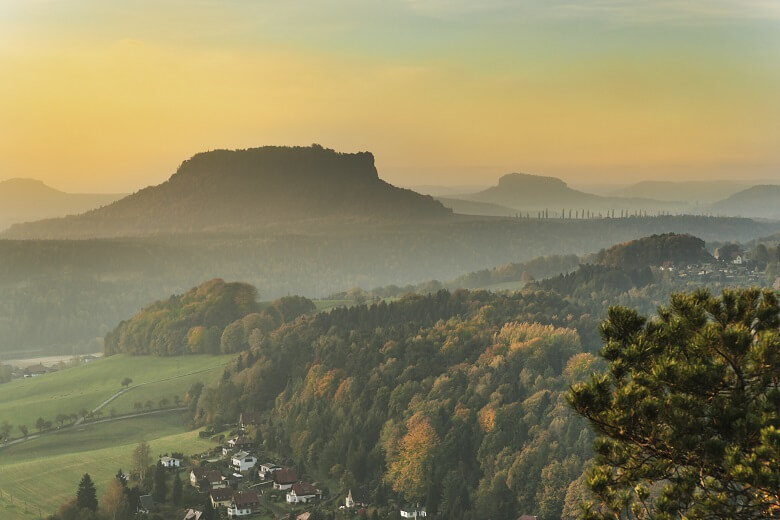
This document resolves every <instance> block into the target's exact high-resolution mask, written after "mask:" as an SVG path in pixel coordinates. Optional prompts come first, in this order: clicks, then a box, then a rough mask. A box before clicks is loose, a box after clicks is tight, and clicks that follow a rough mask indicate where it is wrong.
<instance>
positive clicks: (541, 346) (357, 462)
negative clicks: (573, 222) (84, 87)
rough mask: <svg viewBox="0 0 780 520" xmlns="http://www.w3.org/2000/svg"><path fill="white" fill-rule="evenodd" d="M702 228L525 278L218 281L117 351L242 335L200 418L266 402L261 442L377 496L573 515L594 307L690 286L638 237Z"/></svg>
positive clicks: (224, 342) (449, 507)
mask: <svg viewBox="0 0 780 520" xmlns="http://www.w3.org/2000/svg"><path fill="white" fill-rule="evenodd" d="M703 245H704V244H703V242H702V241H701V240H699V239H697V238H695V237H690V236H673V235H656V236H652V237H647V238H644V239H641V240H637V241H633V242H629V243H625V244H620V245H618V246H615V247H613V248H611V249H609V250H608V253H605V252H602V253H601V254H599V255H595V256H594V257H593V258H594V259H596V260H598V261H599V262H600V263H598V264H588V263H585V264H582V265H580V266H579V267H578V268H577V269H575V270H571V271H568V272H567V273H565V274H560V275H558V276H553V277H550V278H547V279H543V280H539V281H531V282H530V283H529V284H528V285H526V288H525V289H523V290H521V291H515V292H499V293H493V292H489V291H484V290H475V291H468V290H464V289H461V290H456V291H447V290H439V291H436V292H433V291H430V292H428V293H427V294H422V295H421V294H408V295H405V296H403V297H401V298H400V299H397V300H394V301H385V300H381V301H378V302H375V303H372V304H370V305H365V304H364V305H356V306H353V307H340V308H336V309H333V310H331V311H330V312H324V313H319V314H313V310H314V305H313V303H312V302H311V301H310V300H307V299H305V298H301V297H286V298H282V299H280V300H278V301H275V302H273V303H271V304H259V303H257V302H256V300H255V298H256V291H255V289H254V288H253V287H251V286H249V285H247V284H244V283H232V284H228V283H225V282H223V281H222V280H212V281H210V282H206V283H204V284H202V285H200V286H198V287H196V288H193V289H191V290H190V291H188V292H186V293H185V294H183V295H181V296H174V297H171V298H169V299H168V300H165V301H161V302H157V303H155V304H153V305H151V306H149V307H147V308H146V309H144V310H143V311H142V312H140V313H138V314H137V315H135V316H134V317H133V318H131V319H130V320H128V321H126V322H123V323H122V324H120V325H119V326H118V327H117V328H116V329H115V330H114V331H113V332H111V333H110V334H109V335H108V336H107V337H106V342H105V344H106V353H107V354H112V353H115V352H128V353H154V354H158V355H176V354H186V353H196V352H197V353H208V352H214V353H215V352H223V353H229V352H240V354H239V356H238V357H237V359H236V360H235V361H234V362H233V363H232V364H231V365H229V367H228V368H227V369H226V371H225V375H224V377H223V378H222V380H221V381H220V382H219V383H218V384H217V385H216V386H211V387H207V388H205V389H203V391H202V392H200V394H199V398H198V399H197V401H196V402H193V404H192V410H193V413H194V417H193V420H194V421H195V422H196V423H197V424H209V425H218V424H226V423H232V422H234V421H235V420H236V419H237V418H238V416H239V415H240V414H241V413H242V412H250V411H251V412H260V413H262V414H263V415H264V416H265V418H266V420H265V421H263V423H262V425H261V426H260V427H259V428H260V431H259V434H258V439H260V440H261V442H262V444H263V449H264V450H265V451H266V452H268V453H271V454H275V455H276V456H278V457H280V458H281V459H283V460H287V461H289V463H292V464H294V465H296V466H297V467H298V468H299V470H300V471H301V472H306V473H308V474H312V475H320V476H326V477H327V478H330V479H333V480H335V481H337V482H338V483H339V486H340V487H341V488H342V489H340V491H344V492H345V491H346V490H347V489H348V488H350V487H354V486H360V487H364V488H367V489H369V490H370V492H371V494H372V501H373V503H376V504H389V503H394V504H399V503H404V502H410V501H411V502H415V501H416V502H420V503H422V504H425V505H426V506H427V507H428V509H429V511H432V512H439V513H441V514H442V515H443V516H444V517H446V518H452V519H477V518H492V519H494V520H514V519H515V518H517V515H519V514H535V515H538V516H539V517H540V518H542V519H553V518H556V519H557V518H567V519H568V518H575V517H576V515H577V514H578V504H579V503H581V502H582V498H583V496H585V493H586V491H585V488H584V484H585V477H584V473H583V472H584V470H585V468H586V466H587V463H588V461H589V460H590V458H591V456H592V453H591V448H590V446H591V444H592V441H593V435H592V433H591V430H589V429H588V428H586V427H585V426H584V423H583V421H582V420H581V418H579V417H578V416H577V415H576V414H573V413H572V411H571V409H570V408H569V407H568V406H567V404H566V395H567V392H568V390H569V388H570V387H571V385H573V384H575V383H577V382H579V381H582V380H584V379H585V378H586V377H588V375H589V374H590V373H591V372H593V371H594V370H599V369H602V368H603V365H602V361H601V360H600V359H599V358H598V357H597V353H598V352H599V351H600V349H601V338H600V335H599V323H600V322H601V320H602V319H603V318H604V317H606V316H607V311H608V308H609V307H610V306H611V305H614V304H615V303H623V304H628V305H632V306H633V307H634V308H638V309H649V312H653V310H654V309H655V308H656V307H657V306H658V305H659V304H661V303H662V302H663V301H666V300H667V299H668V298H669V296H670V295H671V294H672V293H673V292H676V291H679V290H681V289H688V290H690V289H695V288H696V287H695V286H694V285H684V286H683V285H680V283H677V282H674V281H672V280H670V279H668V278H667V277H666V276H665V275H664V274H663V273H662V272H660V271H657V270H656V269H655V267H654V268H652V269H651V268H650V267H649V266H648V265H645V266H644V267H641V268H637V266H638V265H641V264H638V263H637V252H638V251H651V253H645V254H642V255H640V256H642V257H646V258H649V261H648V262H647V263H651V262H652V263H665V262H673V261H675V260H676V261H678V262H685V261H687V260H691V259H692V258H694V257H695V258H704V259H707V258H709V257H707V256H700V255H701V254H702V251H703ZM691 255H693V256H691ZM605 259H608V260H606V261H605ZM573 261H574V259H572V258H568V257H555V259H554V261H553V262H552V266H554V267H555V268H556V269H559V268H561V267H564V266H571V264H572V263H573ZM605 264H608V265H605ZM532 266H537V268H538V265H537V263H536V261H534V262H529V263H528V265H524V266H522V267H521V266H519V265H518V266H515V267H513V268H507V269H506V270H507V271H508V272H512V273H514V275H517V274H518V273H520V274H521V275H522V273H524V272H527V269H528V268H530V267H532ZM500 272H501V271H500V270H499V271H497V272H489V271H488V272H482V273H481V274H473V275H470V276H467V277H464V278H462V279H463V280H468V279H475V280H481V281H488V282H489V281H492V280H494V279H496V278H494V277H498V276H500V274H499V273H500ZM643 312H644V311H643Z"/></svg>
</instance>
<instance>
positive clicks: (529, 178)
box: [498, 173, 568, 189]
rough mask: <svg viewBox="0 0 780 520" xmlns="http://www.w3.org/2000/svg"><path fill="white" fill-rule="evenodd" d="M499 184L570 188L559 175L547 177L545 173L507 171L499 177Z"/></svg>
mask: <svg viewBox="0 0 780 520" xmlns="http://www.w3.org/2000/svg"><path fill="white" fill-rule="evenodd" d="M498 186H499V187H501V188H504V189H507V188H517V187H520V188H526V189H533V188H548V189H549V188H555V189H562V188H568V184H566V183H565V182H563V181H562V180H561V179H558V178H557V177H546V176H543V175H532V174H530V173H507V174H506V175H502V176H501V177H500V178H499V179H498Z"/></svg>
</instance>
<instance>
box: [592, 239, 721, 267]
mask: <svg viewBox="0 0 780 520" xmlns="http://www.w3.org/2000/svg"><path fill="white" fill-rule="evenodd" d="M704 246H705V243H704V240H702V239H700V238H697V237H695V236H693V235H688V234H678V233H664V234H662V235H652V236H649V237H643V238H639V239H637V240H631V241H630V242H625V243H622V244H617V245H614V246H612V247H610V248H608V249H602V250H601V251H599V253H598V254H597V255H596V263H597V264H601V265H606V266H610V267H620V268H623V269H641V268H644V267H650V266H659V265H661V264H663V263H665V262H672V263H675V264H678V263H700V262H708V261H712V260H713V258H712V255H710V254H709V253H708V252H707V250H706V249H705V248H704Z"/></svg>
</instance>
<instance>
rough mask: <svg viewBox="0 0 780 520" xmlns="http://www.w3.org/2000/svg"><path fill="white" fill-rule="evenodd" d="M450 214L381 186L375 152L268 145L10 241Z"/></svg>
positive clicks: (427, 200) (183, 169)
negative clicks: (325, 219)
mask: <svg viewBox="0 0 780 520" xmlns="http://www.w3.org/2000/svg"><path fill="white" fill-rule="evenodd" d="M450 214H451V210H449V209H447V208H445V207H444V206H442V204H441V203H439V202H437V201H435V200H434V199H433V198H432V197H429V196H425V195H420V194H418V193H415V192H413V191H411V190H406V189H401V188H397V187H395V186H392V185H390V184H388V183H386V182H385V181H383V180H381V179H380V178H379V176H378V174H377V170H376V167H375V166H374V156H373V155H372V154H370V153H368V152H360V153H354V154H348V153H337V152H335V151H333V150H330V149H326V148H323V147H321V146H319V145H313V146H310V147H271V146H269V147H262V148H252V149H247V150H215V151H211V152H205V153H200V154H197V155H195V156H194V157H192V158H191V159H188V160H186V161H184V163H182V165H181V166H180V167H179V169H178V170H177V171H176V173H174V174H173V175H172V176H171V177H170V179H168V180H167V181H166V182H164V183H162V184H160V185H157V186H150V187H148V188H144V189H142V190H140V191H138V192H136V193H134V194H132V195H129V196H127V197H125V198H123V199H121V200H119V201H117V202H115V203H113V204H110V205H108V206H106V207H103V208H100V209H97V210H94V211H89V212H87V213H84V214H83V215H77V216H72V217H67V218H61V219H50V220H44V221H40V222H34V223H28V224H23V225H17V226H13V227H12V228H11V229H10V230H9V231H8V232H7V233H6V234H5V237H7V238H85V237H112V236H138V235H150V234H159V233H182V232H199V231H223V230H227V231H251V230H253V229H256V228H258V227H260V226H264V225H266V224H269V223H274V222H288V221H291V220H305V219H323V218H367V219H410V218H414V219H419V218H435V217H446V216H449V215H450Z"/></svg>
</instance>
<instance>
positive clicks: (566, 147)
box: [0, 0, 780, 192]
mask: <svg viewBox="0 0 780 520" xmlns="http://www.w3.org/2000/svg"><path fill="white" fill-rule="evenodd" d="M314 142H316V143H320V144H322V145H323V146H327V147H330V148H335V149H337V150H339V151H360V150H369V151H372V152H374V154H375V156H376V159H377V166H378V168H379V171H380V175H381V176H382V177H384V178H385V179H387V180H389V181H391V182H393V183H396V184H402V185H414V184H491V183H493V182H494V181H495V179H496V178H497V177H498V176H499V175H501V174H504V173H508V172H511V171H523V172H528V173H538V174H544V175H555V176H559V177H562V178H564V179H565V180H567V181H569V182H573V183H583V182H631V181H638V180H643V179H680V180H682V179H708V178H711V179H724V178H735V179H753V178H760V179H777V180H778V182H780V0H632V1H628V0H626V1H618V0H583V1H564V0H480V1H472V0H452V1H446V0H332V1H325V0H317V1H315V0H308V1H302V0H301V1H293V0H283V1H276V0H254V1H250V0H135V1H118V0H68V1H66V0H0V179H5V178H11V177H34V178H38V179H41V180H43V181H45V182H46V183H48V184H50V185H52V186H54V187H57V188H60V189H63V190H66V191H93V192H94V191H134V190H136V189H139V188H141V187H143V186H146V185H148V184H156V183H159V182H161V181H163V180H165V179H166V178H167V177H168V176H169V175H170V174H172V173H173V172H174V171H175V169H176V168H177V166H178V165H179V163H180V162H181V161H182V160H184V159H186V158H188V157H190V156H192V155H193V154H195V153H197V152H200V151H205V150H209V149H215V148H246V147H254V146H262V145H266V144H274V145H285V144H288V145H308V144H311V143H314Z"/></svg>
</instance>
